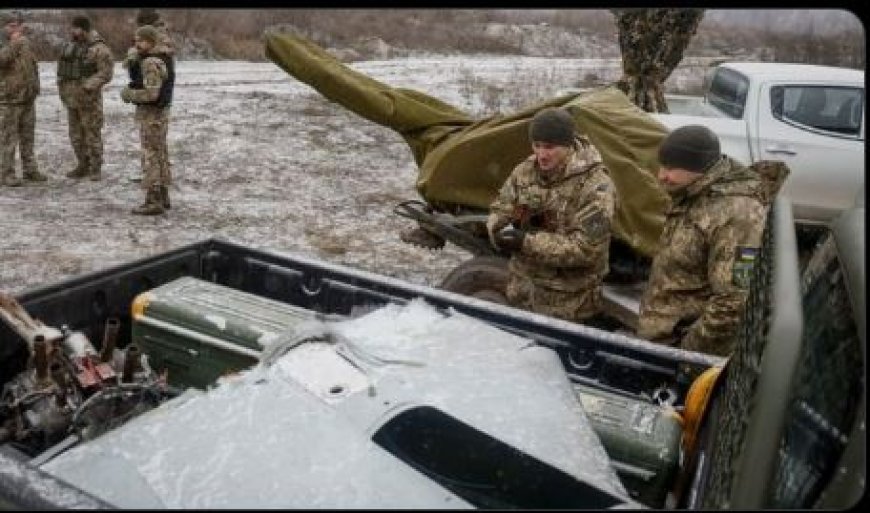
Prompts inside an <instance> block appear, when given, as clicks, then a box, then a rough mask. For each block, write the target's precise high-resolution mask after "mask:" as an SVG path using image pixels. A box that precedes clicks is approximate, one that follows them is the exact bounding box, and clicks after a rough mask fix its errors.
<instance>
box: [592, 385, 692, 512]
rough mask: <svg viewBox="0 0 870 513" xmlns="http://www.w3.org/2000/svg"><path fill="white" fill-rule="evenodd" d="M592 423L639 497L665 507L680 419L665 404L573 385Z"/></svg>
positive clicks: (675, 459) (676, 456) (676, 460)
mask: <svg viewBox="0 0 870 513" xmlns="http://www.w3.org/2000/svg"><path fill="white" fill-rule="evenodd" d="M575 391H576V392H577V397H578V398H579V399H580V402H581V404H582V405H583V408H584V409H585V410H586V416H587V417H588V418H589V421H590V423H591V424H592V428H593V429H594V430H595V432H596V433H597V434H598V437H599V438H600V439H601V443H602V444H603V445H604V450H605V451H607V455H608V456H610V458H611V463H612V464H613V467H614V469H615V470H616V473H617V475H619V478H620V479H621V480H622V484H623V485H624V486H625V488H626V490H627V491H628V492H629V494H631V496H632V498H634V499H635V500H637V501H639V502H641V503H643V504H645V505H647V506H650V507H657V508H658V507H663V506H664V504H665V499H666V498H667V494H668V491H670V489H671V486H672V485H673V480H674V478H675V476H676V471H677V467H678V465H679V456H680V439H681V437H682V425H681V423H680V421H679V419H678V417H677V414H676V413H675V412H673V411H672V410H668V409H667V408H664V407H662V406H658V405H655V404H652V403H647V402H644V401H640V400H637V399H632V398H629V397H625V396H622V395H618V394H614V393H610V392H605V391H602V390H599V389H596V388H592V387H588V386H583V385H575Z"/></svg>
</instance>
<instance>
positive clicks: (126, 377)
mask: <svg viewBox="0 0 870 513" xmlns="http://www.w3.org/2000/svg"><path fill="white" fill-rule="evenodd" d="M141 357H142V353H141V352H140V351H139V346H137V345H136V344H130V345H129V346H127V353H126V355H125V358H124V372H123V374H121V382H123V383H130V382H132V381H133V374H134V373H135V372H136V371H137V370H139V366H140V361H139V359H140V358H141Z"/></svg>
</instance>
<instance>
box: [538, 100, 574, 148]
mask: <svg viewBox="0 0 870 513" xmlns="http://www.w3.org/2000/svg"><path fill="white" fill-rule="evenodd" d="M529 139H531V141H532V142H547V143H551V144H558V145H560V146H571V145H572V144H574V118H572V117H571V115H570V114H568V112H567V111H566V110H564V109H557V108H554V107H547V108H546V109H541V110H539V111H538V112H537V114H535V116H534V117H533V118H532V121H531V123H529Z"/></svg>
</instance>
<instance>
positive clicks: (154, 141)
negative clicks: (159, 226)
mask: <svg viewBox="0 0 870 513" xmlns="http://www.w3.org/2000/svg"><path fill="white" fill-rule="evenodd" d="M158 41H159V34H158V32H157V30H156V29H155V28H154V27H152V26H150V25H145V26H142V27H139V28H138V29H137V30H136V49H137V51H138V53H139V56H140V58H139V59H138V60H137V61H136V62H134V63H132V64H131V66H130V69H129V71H130V85H128V86H127V87H125V88H124V89H123V90H122V91H121V99H122V100H123V101H124V102H127V103H134V104H136V122H137V123H138V124H139V139H140V141H141V144H142V172H143V174H144V179H143V180H142V188H143V189H145V193H146V196H145V202H144V203H143V204H142V205H140V206H138V207H136V208H134V209H133V213H134V214H138V215H157V214H162V213H164V212H165V210H166V209H169V208H170V206H171V205H170V202H169V185H170V183H171V181H172V175H171V172H170V168H169V149H168V147H167V143H166V135H167V132H168V130H169V106H170V104H171V103H172V90H173V87H174V84H175V64H174V62H173V60H172V57H171V56H169V55H166V54H165V53H161V48H160V47H159V46H158V44H157V43H158Z"/></svg>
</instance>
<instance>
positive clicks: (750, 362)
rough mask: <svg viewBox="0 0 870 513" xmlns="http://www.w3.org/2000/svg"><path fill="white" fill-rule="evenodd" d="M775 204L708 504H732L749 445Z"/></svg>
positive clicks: (735, 363) (721, 421) (730, 384)
mask: <svg viewBox="0 0 870 513" xmlns="http://www.w3.org/2000/svg"><path fill="white" fill-rule="evenodd" d="M774 208H775V207H774V206H773V205H772V206H771V209H770V212H769V213H768V216H767V224H766V226H765V230H764V237H763V239H762V247H761V251H760V254H759V258H757V259H756V265H755V267H754V268H753V270H752V281H751V284H752V285H751V286H750V289H749V298H748V299H747V302H746V309H745V310H744V313H743V322H741V323H740V329H739V330H738V334H737V344H736V346H735V349H734V353H733V354H732V355H731V359H730V361H729V364H728V373H727V375H726V382H725V389H724V391H723V393H724V400H723V407H722V409H721V410H720V415H719V418H718V419H715V420H716V423H715V425H717V426H719V427H718V430H717V434H716V437H717V440H716V446H715V448H714V449H713V454H712V461H713V462H714V463H713V467H712V469H711V471H710V478H709V481H708V482H707V489H706V490H705V493H704V498H703V504H702V506H701V507H703V508H725V507H728V499H729V496H730V494H731V483H732V481H733V480H734V471H735V468H736V464H737V456H738V454H739V452H740V450H741V449H742V448H743V444H744V438H745V434H746V429H747V420H748V418H749V415H748V412H749V411H750V406H751V400H752V397H753V395H754V393H755V388H756V384H757V382H758V374H759V370H760V368H761V355H762V353H763V350H764V345H765V341H766V339H767V332H768V329H769V323H770V313H771V302H772V297H771V296H772V292H773V273H774V265H773V264H774V261H775V258H774V255H775V251H774V249H775V248H774V241H773V239H774V234H773V221H774V219H775V218H776V212H775V211H774Z"/></svg>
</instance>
